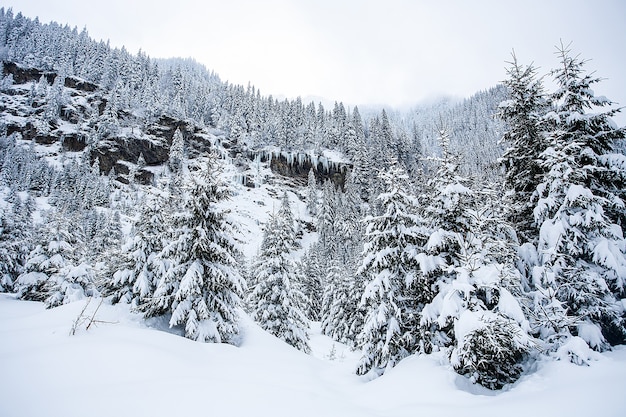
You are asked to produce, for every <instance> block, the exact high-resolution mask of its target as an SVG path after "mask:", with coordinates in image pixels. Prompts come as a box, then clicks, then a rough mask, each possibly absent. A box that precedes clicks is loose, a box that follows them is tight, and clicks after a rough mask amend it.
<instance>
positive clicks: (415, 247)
mask: <svg viewBox="0 0 626 417" xmlns="http://www.w3.org/2000/svg"><path fill="white" fill-rule="evenodd" d="M407 179H408V178H407V176H406V174H405V173H404V172H403V171H402V170H401V169H399V168H398V167H396V166H394V167H392V169H390V170H389V171H388V172H386V173H383V174H382V178H381V180H382V182H383V183H384V184H385V185H386V188H387V191H386V192H385V193H382V194H380V195H379V196H378V198H377V200H378V202H379V204H380V206H381V208H382V214H381V215H380V216H375V217H370V218H368V219H367V231H366V234H365V247H364V251H363V261H362V264H361V266H360V268H359V270H358V271H357V274H362V275H364V277H365V289H364V293H363V297H362V303H363V305H364V307H365V311H366V314H367V315H366V318H365V323H364V326H363V330H362V333H361V335H360V342H361V345H362V347H363V356H362V358H361V360H360V362H359V364H358V368H357V373H359V374H365V373H368V372H374V373H376V374H381V373H383V372H384V371H385V369H387V368H391V367H393V366H394V365H395V364H396V363H397V362H398V361H400V360H401V359H402V358H404V357H405V356H407V355H409V354H411V353H413V351H414V349H415V347H414V346H412V345H407V344H406V337H405V333H406V332H411V331H412V330H413V329H409V328H407V322H406V309H407V306H405V305H404V301H405V300H404V299H405V294H406V292H407V286H409V285H411V284H413V283H414V282H415V281H420V280H422V279H423V274H422V271H421V270H420V262H419V259H418V258H417V256H418V254H419V253H420V252H422V250H420V249H421V248H420V247H421V245H422V244H423V242H424V238H425V236H424V232H423V230H422V222H421V220H420V218H419V217H418V216H417V214H416V211H417V210H416V201H415V199H414V198H413V197H412V196H410V195H409V194H408V193H407V192H406V191H405V190H406V181H407ZM424 297H425V298H428V297H429V295H428V294H427V293H426V294H424ZM415 301H417V300H415Z"/></svg>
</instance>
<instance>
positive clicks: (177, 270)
mask: <svg viewBox="0 0 626 417" xmlns="http://www.w3.org/2000/svg"><path fill="white" fill-rule="evenodd" d="M187 191H188V195H187V198H186V200H185V201H184V204H183V213H182V214H181V218H180V219H179V220H178V224H177V232H176V233H177V234H176V235H175V239H174V240H173V241H172V242H171V243H169V244H168V245H167V246H166V247H165V248H164V250H163V257H164V258H165V259H167V260H169V261H170V262H171V266H170V267H169V268H168V269H167V272H166V274H165V275H164V276H162V277H161V280H160V281H159V283H158V285H157V288H156V290H155V293H154V295H153V298H152V300H151V301H150V302H149V303H148V304H149V305H148V306H147V308H146V311H147V315H151V314H156V313H157V312H159V311H163V310H164V309H166V308H169V309H170V311H171V313H172V316H171V318H170V322H169V323H170V326H177V325H182V326H183V327H184V331H185V337H187V338H189V339H193V340H198V341H203V342H216V343H222V342H227V343H229V342H235V336H236V335H237V334H238V333H239V325H238V320H239V317H238V309H239V308H240V304H241V296H242V294H243V291H244V289H245V282H244V280H243V278H242V277H241V275H240V273H239V271H238V270H237V256H238V252H237V250H236V247H235V242H234V240H233V238H232V235H233V233H232V230H231V229H232V226H231V224H230V223H228V222H227V221H226V219H225V215H224V212H223V211H222V210H221V209H219V208H218V207H217V206H216V204H217V203H218V202H220V201H221V200H223V199H224V198H226V197H227V190H226V189H225V187H224V186H223V184H222V183H221V182H220V179H219V167H218V161H217V159H216V158H215V157H212V158H210V159H209V160H208V162H207V163H206V166H199V167H197V169H196V171H195V172H194V173H193V175H192V176H191V178H190V182H189V184H188V186H187ZM164 303H165V305H164ZM170 303H171V305H169V306H168V305H167V304H170Z"/></svg>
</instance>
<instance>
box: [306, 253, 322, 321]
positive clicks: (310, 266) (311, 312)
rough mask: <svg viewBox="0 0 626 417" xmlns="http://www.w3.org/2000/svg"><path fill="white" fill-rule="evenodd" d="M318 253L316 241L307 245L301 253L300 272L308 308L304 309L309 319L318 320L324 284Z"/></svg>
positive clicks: (320, 312)
mask: <svg viewBox="0 0 626 417" xmlns="http://www.w3.org/2000/svg"><path fill="white" fill-rule="evenodd" d="M320 258H321V254H320V249H319V245H318V244H317V243H314V244H312V245H311V246H309V248H308V249H307V251H306V252H305V253H304V254H303V255H302V260H301V264H300V265H301V272H302V279H303V282H302V293H303V294H304V296H305V297H306V299H307V300H308V304H307V305H308V308H307V309H306V311H305V314H306V316H307V317H308V318H309V320H312V321H318V320H321V317H322V294H323V292H324V290H323V288H325V286H324V285H323V283H324V282H325V279H324V277H323V275H324V270H323V263H322V260H321V259H320Z"/></svg>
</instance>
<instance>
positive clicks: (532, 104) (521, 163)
mask: <svg viewBox="0 0 626 417" xmlns="http://www.w3.org/2000/svg"><path fill="white" fill-rule="evenodd" d="M507 75H508V78H507V79H506V80H505V81H504V85H505V86H506V87H507V95H508V97H507V99H506V100H505V101H503V102H502V103H500V106H499V114H498V116H499V117H500V118H501V119H502V120H504V121H505V122H506V123H507V127H508V130H507V131H506V132H505V133H504V135H503V140H504V142H505V144H506V146H507V150H506V151H505V153H504V155H503V156H502V158H501V162H502V164H503V165H504V168H505V183H504V185H505V187H506V189H507V191H508V200H509V205H510V212H509V215H508V220H509V221H510V222H511V223H512V224H515V225H516V229H517V233H518V236H519V237H520V238H521V239H522V240H523V242H522V243H524V242H533V243H534V242H535V240H536V238H537V228H536V227H535V225H534V216H533V209H534V203H533V201H532V197H533V193H534V192H535V189H536V188H537V185H539V183H540V182H541V180H542V177H543V173H544V169H543V167H541V166H540V164H539V155H540V154H541V152H543V151H544V150H545V148H546V147H547V144H546V139H545V132H544V128H545V120H544V119H543V115H544V114H545V113H546V112H547V100H546V97H545V93H544V90H543V85H542V80H541V79H538V78H537V70H536V69H535V67H533V66H532V65H529V66H526V67H523V66H522V65H520V64H519V63H518V62H517V57H516V56H515V54H513V62H511V67H510V68H509V69H507Z"/></svg>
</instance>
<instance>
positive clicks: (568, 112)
mask: <svg viewBox="0 0 626 417" xmlns="http://www.w3.org/2000/svg"><path fill="white" fill-rule="evenodd" d="M558 53H559V58H560V60H561V67H560V68H558V69H556V70H554V71H552V75H553V76H554V78H555V81H556V83H557V85H558V88H557V90H556V91H555V92H554V93H553V94H552V101H553V109H552V111H551V112H549V113H548V114H547V115H546V118H547V120H548V122H549V123H550V124H551V129H550V131H549V132H548V136H547V141H548V145H549V147H548V148H547V149H546V150H545V151H544V152H543V153H542V154H541V155H540V164H541V166H542V167H543V169H544V170H545V171H546V174H545V176H544V178H543V181H542V182H541V183H540V184H539V185H538V187H537V198H538V200H537V206H536V207H535V210H534V214H535V221H536V223H537V225H538V226H539V242H538V248H537V249H538V257H539V264H540V266H539V268H536V269H535V276H534V280H533V284H534V289H535V295H536V298H535V302H536V305H537V309H536V311H537V312H538V313H541V312H542V311H544V310H545V309H546V307H550V306H556V307H557V308H556V309H555V310H556V312H557V313H559V314H558V316H557V317H556V318H555V317H550V316H549V315H547V314H542V315H540V316H539V320H538V321H539V322H538V325H539V327H540V329H541V334H542V336H543V337H544V339H546V341H547V342H548V343H549V345H550V346H552V348H558V346H559V344H560V343H561V341H562V339H563V338H564V337H565V338H567V337H568V336H569V335H570V334H571V335H578V336H580V337H582V338H583V339H584V340H585V341H586V342H587V343H588V344H589V346H590V347H592V348H594V349H597V350H604V349H606V348H608V345H609V344H614V343H623V342H624V340H626V327H625V324H624V307H623V305H622V304H621V303H620V302H619V301H618V297H619V298H621V297H623V296H624V294H625V290H626V285H625V284H626V281H625V280H626V256H625V253H626V241H625V240H624V237H623V230H622V228H621V227H620V226H619V221H620V220H619V219H620V218H623V216H624V210H625V209H624V201H622V200H621V198H620V193H621V190H622V189H623V184H624V178H626V157H624V155H623V154H620V153H617V152H616V150H615V143H616V141H618V140H621V139H623V138H624V136H625V130H624V128H618V127H616V126H615V124H614V123H613V122H612V120H611V116H613V115H614V114H615V113H616V112H617V111H619V109H616V108H612V107H610V106H611V104H612V103H611V102H610V101H609V100H608V99H607V98H605V97H596V96H595V95H594V93H593V90H592V89H591V86H592V85H594V84H596V83H598V82H599V81H600V79H599V78H594V77H593V76H592V75H590V74H587V73H586V72H585V70H584V63H585V62H584V61H582V60H581V59H579V58H578V57H572V56H571V51H570V50H569V47H565V46H563V45H561V46H560V48H558ZM559 304H560V307H561V308H560V310H559V309H558V307H559ZM565 314H566V316H565Z"/></svg>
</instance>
